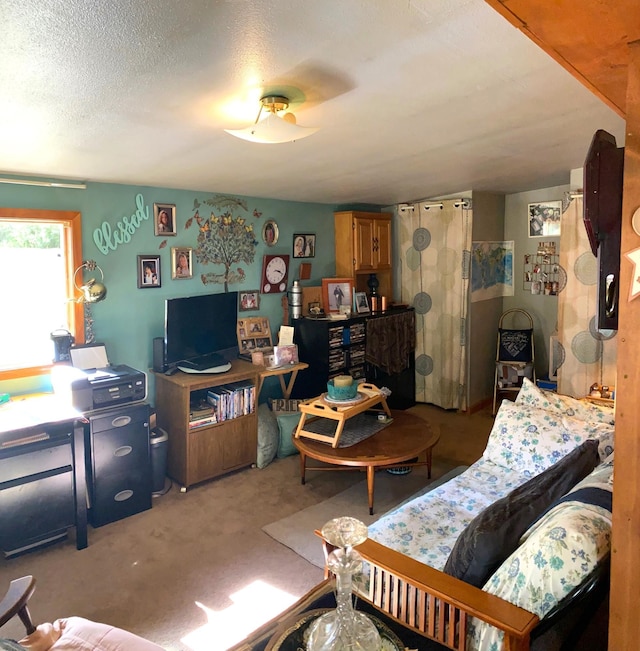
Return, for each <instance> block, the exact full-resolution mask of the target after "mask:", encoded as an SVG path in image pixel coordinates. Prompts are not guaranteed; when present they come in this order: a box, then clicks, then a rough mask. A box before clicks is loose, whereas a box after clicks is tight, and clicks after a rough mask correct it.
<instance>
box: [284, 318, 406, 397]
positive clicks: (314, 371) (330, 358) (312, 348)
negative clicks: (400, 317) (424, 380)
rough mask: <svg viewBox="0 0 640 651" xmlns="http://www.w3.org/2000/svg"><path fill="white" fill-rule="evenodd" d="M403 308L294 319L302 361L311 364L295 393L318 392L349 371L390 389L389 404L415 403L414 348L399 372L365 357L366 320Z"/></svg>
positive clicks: (354, 376)
mask: <svg viewBox="0 0 640 651" xmlns="http://www.w3.org/2000/svg"><path fill="white" fill-rule="evenodd" d="M403 311H405V310H403V309H395V310H389V311H388V312H380V313H377V314H370V315H357V316H355V317H353V318H350V319H341V320H335V321H333V320H328V319H314V318H301V319H294V320H293V321H292V323H293V327H294V341H295V342H296V344H297V345H298V356H299V358H300V360H301V361H304V362H307V363H308V364H309V370H308V371H307V372H306V373H303V374H302V375H301V376H300V377H299V378H298V379H297V381H296V383H295V385H294V387H293V391H292V397H293V398H300V399H307V398H313V397H316V396H319V395H320V394H322V393H324V392H325V391H326V390H327V381H328V380H329V379H330V378H332V377H335V376H336V375H343V374H348V375H351V376H352V377H353V378H355V379H366V380H367V382H371V383H372V384H375V385H376V386H377V387H387V388H388V389H390V390H391V395H390V396H389V397H388V398H387V404H388V405H389V407H390V408H391V409H408V408H409V407H412V406H413V405H415V404H416V397H415V396H416V392H415V386H416V384H415V356H414V351H413V350H411V351H410V353H409V358H408V359H407V360H406V365H405V369H404V370H403V371H402V372H400V373H396V374H389V373H386V372H385V371H384V370H382V369H381V368H379V367H378V366H376V365H375V364H372V363H370V362H368V361H366V359H365V350H366V330H367V322H368V321H370V320H372V319H377V318H382V317H385V316H390V315H392V314H400V313H402V312H403Z"/></svg>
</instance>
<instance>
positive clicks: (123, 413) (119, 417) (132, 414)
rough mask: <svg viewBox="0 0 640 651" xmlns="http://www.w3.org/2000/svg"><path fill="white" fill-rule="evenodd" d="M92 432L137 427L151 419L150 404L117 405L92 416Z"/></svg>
mask: <svg viewBox="0 0 640 651" xmlns="http://www.w3.org/2000/svg"><path fill="white" fill-rule="evenodd" d="M89 420H90V421H91V432H92V433H94V434H95V433H97V432H104V431H105V430H110V429H114V428H120V427H127V426H128V425H131V426H132V427H135V426H136V425H139V424H140V423H144V422H145V421H147V420H149V405H147V404H144V405H131V406H130V407H115V408H113V409H110V410H109V411H107V412H102V413H101V414H99V415H96V416H91V417H90V418H89Z"/></svg>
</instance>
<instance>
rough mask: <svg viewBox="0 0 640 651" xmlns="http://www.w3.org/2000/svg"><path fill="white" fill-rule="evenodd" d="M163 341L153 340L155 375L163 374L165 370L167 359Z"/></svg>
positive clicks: (155, 338)
mask: <svg viewBox="0 0 640 651" xmlns="http://www.w3.org/2000/svg"><path fill="white" fill-rule="evenodd" d="M164 352H165V350H164V339H163V338H162V337H154V338H153V370H154V371H155V372H156V373H164V372H165V371H166V370H167V368H168V367H167V358H166V356H165V354H164Z"/></svg>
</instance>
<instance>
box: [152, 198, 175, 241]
mask: <svg viewBox="0 0 640 651" xmlns="http://www.w3.org/2000/svg"><path fill="white" fill-rule="evenodd" d="M153 227H154V228H153V232H154V233H155V234H156V235H160V236H164V235H175V234H176V233H177V230H176V207H175V204H172V203H154V204H153Z"/></svg>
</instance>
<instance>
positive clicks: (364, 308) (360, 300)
mask: <svg viewBox="0 0 640 651" xmlns="http://www.w3.org/2000/svg"><path fill="white" fill-rule="evenodd" d="M355 304H356V312H357V313H358V314H365V313H368V312H369V299H368V298H367V294H366V292H356V293H355Z"/></svg>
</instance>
